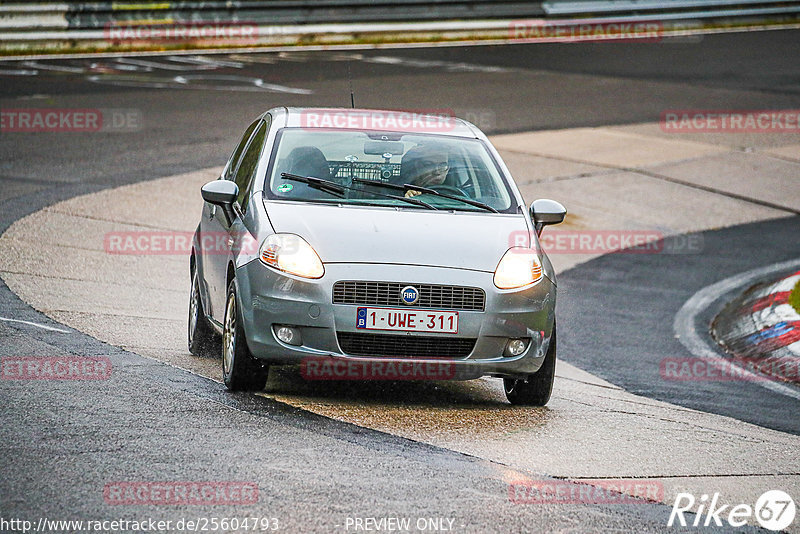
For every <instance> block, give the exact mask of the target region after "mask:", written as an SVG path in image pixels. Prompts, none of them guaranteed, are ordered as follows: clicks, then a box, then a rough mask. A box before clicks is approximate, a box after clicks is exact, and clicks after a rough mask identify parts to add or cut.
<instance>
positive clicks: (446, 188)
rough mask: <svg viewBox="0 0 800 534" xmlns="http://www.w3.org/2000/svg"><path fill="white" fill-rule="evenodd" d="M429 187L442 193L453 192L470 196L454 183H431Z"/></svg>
mask: <svg viewBox="0 0 800 534" xmlns="http://www.w3.org/2000/svg"><path fill="white" fill-rule="evenodd" d="M428 189H433V190H434V191H439V192H441V193H451V194H454V195H459V196H462V197H467V198H469V195H468V194H467V193H466V192H465V191H464V190H462V189H461V188H460V187H456V186H454V185H445V184H439V185H429V186H428Z"/></svg>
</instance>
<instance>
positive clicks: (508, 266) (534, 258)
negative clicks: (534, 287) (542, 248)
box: [494, 247, 542, 289]
mask: <svg viewBox="0 0 800 534" xmlns="http://www.w3.org/2000/svg"><path fill="white" fill-rule="evenodd" d="M541 279H542V262H541V261H540V260H539V255H538V254H537V253H536V251H535V250H533V249H529V248H522V247H515V248H510V249H508V250H507V251H506V253H505V255H504V256H503V259H501V260H500V263H498V264H497V269H495V270H494V285H496V286H497V287H499V288H500V289H513V288H515V287H522V286H527V285H529V284H533V283H536V282H538V281H539V280H541Z"/></svg>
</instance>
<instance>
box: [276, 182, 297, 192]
mask: <svg viewBox="0 0 800 534" xmlns="http://www.w3.org/2000/svg"><path fill="white" fill-rule="evenodd" d="M292 189H294V186H293V185H292V184H281V185H279V186H278V191H280V192H281V193H288V192H289V191H291V190H292Z"/></svg>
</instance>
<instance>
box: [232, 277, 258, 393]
mask: <svg viewBox="0 0 800 534" xmlns="http://www.w3.org/2000/svg"><path fill="white" fill-rule="evenodd" d="M268 374H269V368H268V367H267V366H266V365H262V364H261V363H260V362H259V361H258V360H256V359H255V358H254V357H253V355H252V354H251V353H250V348H249V347H248V346H247V340H246V339H245V337H244V327H243V325H242V314H241V312H240V310H239V305H238V301H237V299H236V282H235V281H234V280H231V283H230V285H229V286H228V297H227V301H226V304H225V319H224V322H223V328H222V378H223V380H224V382H225V387H227V388H228V389H229V390H231V391H259V390H262V389H264V386H265V385H266V383H267V375H268Z"/></svg>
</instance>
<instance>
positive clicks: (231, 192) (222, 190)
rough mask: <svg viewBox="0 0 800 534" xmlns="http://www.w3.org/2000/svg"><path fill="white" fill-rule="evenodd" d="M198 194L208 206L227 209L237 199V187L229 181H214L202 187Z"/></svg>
mask: <svg viewBox="0 0 800 534" xmlns="http://www.w3.org/2000/svg"><path fill="white" fill-rule="evenodd" d="M200 194H202V195H203V200H205V201H206V202H208V203H209V204H214V205H216V206H222V207H228V208H229V207H231V206H232V205H233V203H234V202H236V199H237V198H238V197H239V186H237V185H236V184H235V183H234V182H231V181H230V180H214V181H213V182H208V183H207V184H206V185H204V186H203V187H202V188H201V189H200Z"/></svg>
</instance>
